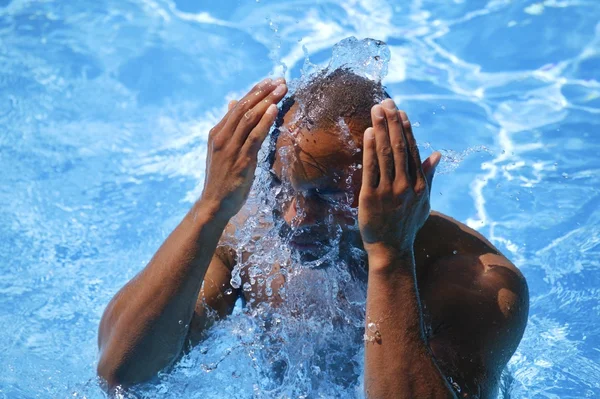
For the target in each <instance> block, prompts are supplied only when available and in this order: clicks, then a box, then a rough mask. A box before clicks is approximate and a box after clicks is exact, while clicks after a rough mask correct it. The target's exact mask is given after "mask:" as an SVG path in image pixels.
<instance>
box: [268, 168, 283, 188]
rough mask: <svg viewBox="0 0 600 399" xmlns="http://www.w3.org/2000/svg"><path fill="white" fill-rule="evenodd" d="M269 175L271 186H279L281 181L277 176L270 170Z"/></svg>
mask: <svg viewBox="0 0 600 399" xmlns="http://www.w3.org/2000/svg"><path fill="white" fill-rule="evenodd" d="M269 174H270V175H271V185H272V186H280V185H281V179H280V178H279V176H277V174H275V172H273V171H272V170H271V171H269Z"/></svg>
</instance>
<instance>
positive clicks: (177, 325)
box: [98, 79, 287, 388]
mask: <svg viewBox="0 0 600 399" xmlns="http://www.w3.org/2000/svg"><path fill="white" fill-rule="evenodd" d="M284 82H285V81H284V80H283V79H279V80H275V81H272V80H271V79H266V80H264V81H263V82H261V83H259V84H258V85H256V86H255V87H254V88H253V89H252V90H251V91H250V92H249V93H248V94H247V95H246V96H245V97H244V98H243V99H241V100H240V101H239V102H237V103H234V102H232V104H230V108H229V111H228V112H227V114H226V115H225V117H224V118H223V119H222V120H221V121H220V122H219V123H218V124H217V126H215V127H214V128H213V129H212V130H211V132H210V134H209V140H208V155H207V166H206V179H205V185H204V190H203V192H202V197H201V198H200V200H199V201H198V202H197V203H196V205H194V207H193V208H192V210H191V211H190V212H189V213H188V214H187V215H186V216H185V218H184V219H183V221H182V222H181V223H180V224H179V226H177V228H176V229H175V230H174V231H173V232H172V233H171V235H170V236H169V237H168V238H167V240H166V241H165V242H164V244H163V245H162V246H161V247H160V249H159V250H158V251H157V253H156V254H155V255H154V257H153V258H152V260H151V261H150V263H149V264H148V265H147V266H146V268H145V269H144V270H142V272H141V273H139V274H138V275H137V276H136V277H135V278H134V279H133V280H131V281H130V282H129V283H128V284H127V285H126V286H125V287H123V289H121V291H119V292H118V293H117V295H115V297H114V298H113V300H112V301H111V302H110V304H109V305H108V307H107V308H106V310H105V312H104V315H103V317H102V321H101V323H100V329H99V333H98V346H99V349H100V361H99V363H98V374H99V375H100V376H101V377H103V378H104V379H105V380H106V381H107V383H108V385H109V387H110V388H113V387H115V386H116V385H125V386H128V385H132V384H136V383H138V382H142V381H145V380H147V379H149V378H150V377H152V376H153V375H154V374H156V373H157V372H158V371H160V370H161V369H163V368H164V367H166V366H168V365H170V364H171V363H173V362H174V361H175V359H176V358H177V356H178V355H179V354H180V352H181V350H182V348H183V344H184V342H185V338H186V336H187V335H188V330H189V326H190V324H192V331H189V332H190V338H191V339H192V340H194V339H195V338H197V337H198V335H199V334H198V332H199V331H200V332H201V330H202V329H203V328H206V327H207V326H208V325H209V324H210V318H208V317H207V314H206V307H205V306H204V303H205V302H206V303H207V305H209V306H211V307H214V308H216V309H217V311H218V309H221V312H220V313H222V314H226V313H227V312H228V311H229V306H230V304H228V303H227V300H225V299H223V297H222V296H221V297H219V292H218V288H219V286H222V284H223V281H222V280H223V279H224V278H226V276H227V271H226V270H224V268H226V265H224V264H223V262H220V260H219V258H218V257H216V258H215V257H213V254H214V252H215V248H216V246H217V243H218V241H219V239H220V237H221V235H222V233H223V230H224V228H225V226H226V225H227V223H228V221H229V220H230V219H231V218H232V217H233V216H234V215H235V214H237V213H238V212H239V210H240V209H241V207H242V206H243V204H244V203H245V201H246V199H247V197H248V194H249V192H250V188H251V187H252V182H253V180H254V172H255V170H256V164H257V156H258V151H259V150H260V147H261V144H262V142H263V141H264V139H265V138H266V136H267V134H268V132H269V129H270V127H271V125H272V124H273V122H274V121H275V118H276V116H277V106H276V105H275V104H276V103H277V102H279V101H280V100H281V99H282V98H283V96H284V95H285V93H286V92H287V87H286V85H285V83H284ZM211 260H212V263H211ZM209 264H210V267H209ZM209 269H210V272H209V276H208V277H210V276H220V277H219V278H217V280H216V281H215V280H214V279H213V281H212V282H211V281H210V278H209V279H207V278H206V277H207V276H206V273H207V270H209ZM205 280H207V281H208V284H205V285H204V288H205V292H204V293H202V294H200V289H201V285H202V282H203V281H205ZM213 285H215V286H216V288H217V289H216V290H215V289H214V287H213ZM211 292H212V294H211ZM199 296H200V298H201V299H202V300H201V301H200V304H199V305H198V306H197V301H198V297H199ZM206 299H207V300H206ZM223 301H225V302H223ZM211 302H212V303H211ZM194 309H196V312H194ZM194 314H196V317H194V319H193V320H192V316H193V315H194Z"/></svg>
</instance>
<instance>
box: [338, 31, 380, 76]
mask: <svg viewBox="0 0 600 399" xmlns="http://www.w3.org/2000/svg"><path fill="white" fill-rule="evenodd" d="M390 58H391V53H390V49H389V48H388V46H387V45H386V44H385V43H384V42H382V41H381V40H375V39H369V38H366V39H362V40H358V39H357V38H356V37H354V36H350V37H348V38H346V39H344V40H342V41H340V42H339V43H338V44H336V45H335V46H333V54H332V56H331V61H330V62H329V65H328V66H327V69H328V70H329V71H335V70H336V69H338V68H348V69H350V70H351V71H352V72H354V73H355V74H357V75H359V76H363V77H365V78H368V79H371V80H374V81H376V82H381V81H382V80H383V79H384V78H385V77H386V76H387V73H388V64H389V62H390Z"/></svg>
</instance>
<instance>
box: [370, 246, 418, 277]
mask: <svg viewBox="0 0 600 399" xmlns="http://www.w3.org/2000/svg"><path fill="white" fill-rule="evenodd" d="M365 250H366V252H367V256H368V260H369V272H372V271H377V272H388V271H394V270H406V271H410V272H413V271H414V268H415V260H414V259H415V257H414V250H413V245H412V244H411V245H390V244H387V243H372V244H368V245H365Z"/></svg>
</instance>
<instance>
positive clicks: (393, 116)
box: [381, 98, 409, 183]
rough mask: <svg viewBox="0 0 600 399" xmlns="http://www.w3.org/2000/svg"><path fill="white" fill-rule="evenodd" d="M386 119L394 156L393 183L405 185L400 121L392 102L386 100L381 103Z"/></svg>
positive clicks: (403, 149)
mask: <svg viewBox="0 0 600 399" xmlns="http://www.w3.org/2000/svg"><path fill="white" fill-rule="evenodd" d="M381 104H382V105H383V108H384V109H385V116H386V118H387V126H388V132H389V136H390V145H391V148H392V154H393V156H394V181H395V182H399V183H400V182H401V183H406V182H407V180H408V179H409V175H408V165H407V158H408V157H407V156H406V151H407V149H406V139H405V138H404V133H403V131H402V120H401V119H400V114H399V113H398V109H397V108H396V104H395V103H394V100H392V99H391V98H388V99H386V100H384V101H383V102H382V103H381Z"/></svg>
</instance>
